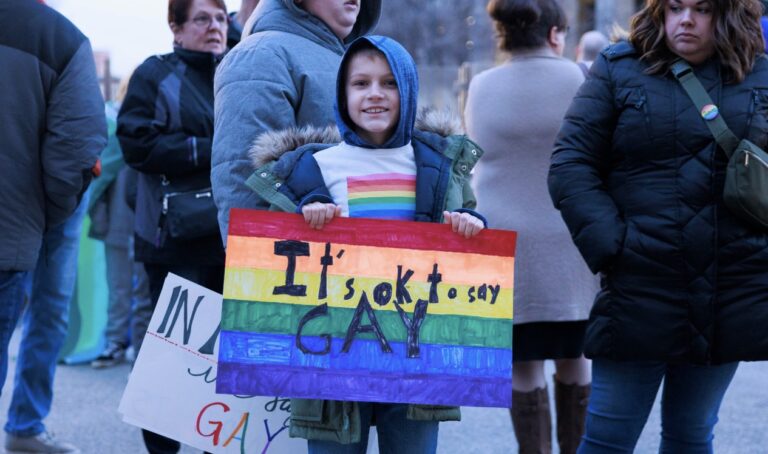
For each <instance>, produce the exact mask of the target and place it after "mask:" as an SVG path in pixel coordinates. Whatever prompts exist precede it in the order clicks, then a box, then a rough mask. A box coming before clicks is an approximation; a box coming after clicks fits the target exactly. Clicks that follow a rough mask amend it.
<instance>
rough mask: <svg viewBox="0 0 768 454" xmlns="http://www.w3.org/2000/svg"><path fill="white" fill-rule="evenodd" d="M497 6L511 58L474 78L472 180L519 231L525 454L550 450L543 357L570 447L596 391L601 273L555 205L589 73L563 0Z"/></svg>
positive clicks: (517, 354)
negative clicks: (566, 143)
mask: <svg viewBox="0 0 768 454" xmlns="http://www.w3.org/2000/svg"><path fill="white" fill-rule="evenodd" d="M488 12H489V13H490V15H491V17H492V18H493V19H494V20H495V21H496V28H497V31H498V34H499V37H500V47H501V48H502V49H503V50H506V51H508V52H509V53H510V54H511V58H510V59H509V60H508V61H506V62H505V63H503V64H502V65H500V66H498V67H495V68H493V69H490V70H488V71H485V72H483V73H481V74H479V75H477V76H476V77H475V78H474V79H473V80H472V82H471V84H470V88H469V96H468V100H467V107H466V112H465V120H466V126H467V133H468V135H469V136H470V137H471V138H472V139H473V140H475V141H476V142H477V143H478V144H479V145H480V146H481V147H482V148H483V149H484V150H485V151H486V153H485V156H484V157H483V159H482V160H481V161H480V162H479V163H478V165H477V167H476V170H475V175H474V178H473V185H474V189H475V193H476V195H477V199H478V210H480V212H482V213H487V215H488V224H489V226H491V227H493V228H499V229H507V230H515V231H517V232H518V234H519V237H518V247H517V254H516V258H515V314H514V320H515V325H514V329H513V360H514V364H513V369H512V377H513V399H512V410H511V412H512V421H513V426H514V429H515V435H516V437H517V440H518V443H519V445H520V452H521V453H529V452H530V453H548V452H551V450H552V448H551V444H552V443H551V438H552V435H551V431H552V427H551V422H550V410H549V398H548V392H547V388H546V381H545V378H544V360H547V359H553V360H555V365H556V371H557V372H556V374H555V377H554V383H555V402H556V407H557V439H558V443H559V445H560V451H561V452H563V453H572V452H575V451H576V447H577V446H578V444H579V442H580V438H581V435H582V433H583V428H584V418H585V410H586V402H587V397H588V395H589V391H590V386H589V383H590V379H591V377H590V372H589V363H588V361H587V360H586V359H585V358H584V356H583V343H584V332H585V328H586V320H587V318H588V315H589V309H590V306H591V304H592V301H593V299H594V297H595V294H596V293H597V290H598V281H597V278H596V277H595V276H593V275H592V273H590V271H589V269H588V268H587V266H586V265H585V264H584V261H583V259H582V258H581V256H580V255H579V253H578V251H577V250H576V248H575V246H574V245H573V242H572V241H571V237H570V234H569V233H568V230H567V228H566V226H565V224H564V222H563V221H562V219H561V217H560V215H559V214H558V212H557V211H556V210H555V209H554V207H553V206H552V203H551V201H550V198H549V194H548V191H547V170H548V168H549V158H550V155H551V153H552V144H553V143H554V140H555V136H556V134H557V131H558V130H559V128H560V124H561V122H562V119H563V116H564V114H565V111H566V109H567V107H568V105H569V104H570V102H571V99H572V98H573V96H574V95H575V94H576V91H577V89H578V88H579V86H580V85H581V83H582V82H583V80H584V76H583V75H582V71H581V70H580V69H579V67H578V66H577V65H576V64H574V63H573V62H571V61H569V60H566V59H564V58H562V53H563V47H564V40H565V34H566V30H567V25H566V18H565V14H564V13H563V11H562V9H561V8H560V7H559V6H558V4H557V2H556V1H555V0H505V1H501V0H491V1H490V2H489V4H488Z"/></svg>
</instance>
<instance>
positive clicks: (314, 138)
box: [248, 109, 463, 169]
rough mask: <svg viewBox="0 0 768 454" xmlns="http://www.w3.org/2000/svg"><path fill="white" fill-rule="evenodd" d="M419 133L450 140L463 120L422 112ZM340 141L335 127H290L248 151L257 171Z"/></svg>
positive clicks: (418, 118) (448, 114)
mask: <svg viewBox="0 0 768 454" xmlns="http://www.w3.org/2000/svg"><path fill="white" fill-rule="evenodd" d="M416 130H417V131H426V132H431V133H434V134H438V135H440V136H443V137H448V136H451V135H456V134H463V130H462V126H461V121H460V120H459V119H458V118H457V117H456V116H455V115H453V114H452V113H451V112H449V111H447V110H438V109H422V110H420V111H419V113H418V115H417V116H416ZM339 142H341V136H340V135H339V129H338V128H337V127H336V126H327V127H325V128H319V127H314V126H305V127H303V128H289V129H284V130H280V131H268V132H265V133H263V134H261V135H259V136H258V137H257V138H256V140H254V141H253V145H252V146H251V149H250V150H249V152H248V155H249V156H250V157H251V162H252V163H253V167H254V169H258V168H260V167H261V166H263V165H265V164H267V163H269V162H272V161H276V160H277V159H279V158H280V156H282V155H283V154H284V153H286V152H289V151H292V150H295V149H297V148H299V147H301V146H303V145H307V144H310V143H323V144H329V145H335V144H337V143H339Z"/></svg>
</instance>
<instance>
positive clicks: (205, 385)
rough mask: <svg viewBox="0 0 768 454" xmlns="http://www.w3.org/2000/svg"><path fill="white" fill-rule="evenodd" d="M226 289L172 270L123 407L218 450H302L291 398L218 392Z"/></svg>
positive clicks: (127, 414)
mask: <svg viewBox="0 0 768 454" xmlns="http://www.w3.org/2000/svg"><path fill="white" fill-rule="evenodd" d="M221 303H222V296H221V295H220V294H218V293H215V292H212V291H210V290H208V289H206V288H204V287H201V286H199V285H197V284H195V283H194V282H191V281H188V280H186V279H183V278H181V277H179V276H176V275H174V274H169V275H168V277H167V278H166V280H165V284H164V286H163V290H162V293H161V294H160V299H159V301H158V303H157V307H156V308H155V312H154V314H153V315H152V321H151V322H150V324H149V329H148V330H147V334H146V336H145V337H144V343H143V344H142V347H141V352H140V353H139V356H138V358H137V359H136V363H135V364H134V367H133V371H132V372H131V376H130V378H129V380H128V385H127V386H126V388H125V392H124V393H123V398H122V400H121V401H120V407H119V411H120V413H122V414H123V420H124V421H125V422H127V423H128V424H132V425H135V426H139V427H141V428H144V429H147V430H151V431H152V432H155V433H158V434H161V435H164V436H166V437H169V438H172V439H174V440H178V441H180V442H182V443H184V444H187V445H190V446H193V447H195V448H198V449H202V450H205V451H209V452H213V453H262V454H265V453H296V452H304V451H306V449H307V448H306V446H307V444H306V443H307V442H306V441H305V440H300V439H292V438H289V437H288V423H289V417H290V401H289V400H288V399H285V398H279V397H251V396H232V395H223V394H216V392H215V388H216V385H215V380H216V360H217V358H218V341H217V339H218V337H219V336H218V334H219V322H220V321H221Z"/></svg>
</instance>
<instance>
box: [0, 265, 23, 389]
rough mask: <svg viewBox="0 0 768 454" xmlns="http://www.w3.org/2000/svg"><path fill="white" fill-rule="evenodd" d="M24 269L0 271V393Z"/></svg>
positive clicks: (20, 298) (14, 326) (6, 370)
mask: <svg viewBox="0 0 768 454" xmlns="http://www.w3.org/2000/svg"><path fill="white" fill-rule="evenodd" d="M27 274H28V272H26V271H0V349H1V350H0V393H1V392H2V390H3V385H4V384H5V375H6V374H7V373H8V343H9V342H10V341H11V335H13V330H14V329H15V328H16V323H17V322H18V321H19V315H20V314H21V308H22V307H23V305H24V280H25V279H26V276H27Z"/></svg>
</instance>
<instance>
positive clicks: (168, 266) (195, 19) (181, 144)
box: [117, 0, 228, 453]
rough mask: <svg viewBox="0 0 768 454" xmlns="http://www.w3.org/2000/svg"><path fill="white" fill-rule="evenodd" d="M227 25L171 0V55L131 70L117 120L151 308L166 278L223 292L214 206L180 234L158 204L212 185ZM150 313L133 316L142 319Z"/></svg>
mask: <svg viewBox="0 0 768 454" xmlns="http://www.w3.org/2000/svg"><path fill="white" fill-rule="evenodd" d="M227 20H228V19H227V14H226V6H225V5H224V2H223V0H169V2H168V24H169V26H170V28H171V31H172V32H173V44H174V48H173V52H172V53H170V54H165V55H159V56H153V57H150V58H148V59H147V60H146V61H145V62H144V63H142V64H141V65H140V66H139V67H138V68H137V69H136V71H135V72H134V74H133V76H132V77H131V80H130V83H129V85H128V92H127V94H126V97H125V100H124V101H123V105H122V107H121V109H120V113H119V115H118V127H117V136H118V138H119V140H120V145H121V147H122V150H123V154H124V157H125V161H126V163H127V164H128V165H130V166H131V167H133V168H134V169H136V170H138V171H139V180H138V189H137V191H138V193H137V201H136V221H135V256H136V260H137V261H140V262H143V263H144V268H145V269H146V271H147V276H148V277H149V285H150V293H151V296H152V302H153V307H152V309H154V304H156V303H157V299H158V297H159V296H160V290H161V289H162V286H163V281H164V280H165V277H166V275H167V274H168V273H169V272H171V273H174V274H177V275H179V276H182V277H184V278H186V279H189V280H191V281H194V282H196V283H198V284H200V285H202V286H204V287H207V288H209V289H211V290H214V291H217V292H221V290H222V285H223V279H224V249H223V246H222V241H221V236H220V235H219V230H218V224H217V222H216V210H215V207H213V205H212V204H211V207H212V208H213V209H212V211H210V212H208V211H206V213H205V214H201V215H199V216H197V217H196V218H195V219H194V221H193V222H190V223H188V224H195V225H197V226H198V227H199V228H198V229H195V230H194V231H192V229H187V231H186V232H183V231H178V230H173V229H171V228H169V225H168V223H167V222H166V220H167V219H168V218H169V216H168V213H166V212H165V210H164V204H163V201H164V197H165V196H166V195H167V194H168V193H169V192H170V191H169V188H176V187H179V188H181V187H183V188H186V189H187V190H194V191H196V193H198V194H205V189H206V188H210V186H211V182H210V171H211V166H210V163H211V141H212V139H213V75H214V71H215V69H216V65H217V63H218V62H219V60H220V59H221V56H222V55H223V54H224V52H225V50H226V36H227V26H228V23H227ZM198 191H199V192H198ZM151 315H152V314H151V313H148V314H134V316H138V317H145V318H146V321H148V320H149V318H151ZM138 347H139V345H137V346H136V348H138ZM144 441H145V443H146V446H147V450H148V451H149V452H150V453H169V452H178V450H179V448H180V446H179V443H178V442H176V441H174V440H170V439H167V438H165V437H161V436H160V435H157V434H154V433H151V432H147V431H144Z"/></svg>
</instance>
